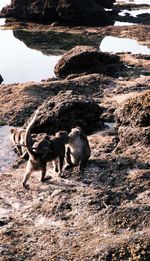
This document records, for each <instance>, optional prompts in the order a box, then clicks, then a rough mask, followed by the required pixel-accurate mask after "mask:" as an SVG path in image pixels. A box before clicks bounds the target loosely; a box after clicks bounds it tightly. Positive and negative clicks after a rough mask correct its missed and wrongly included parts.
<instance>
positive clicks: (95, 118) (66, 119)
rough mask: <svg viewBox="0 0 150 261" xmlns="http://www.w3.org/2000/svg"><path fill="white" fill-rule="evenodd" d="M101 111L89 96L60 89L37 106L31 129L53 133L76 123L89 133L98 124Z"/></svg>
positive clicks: (69, 127) (68, 128) (67, 128)
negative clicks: (60, 90) (33, 125)
mask: <svg viewBox="0 0 150 261" xmlns="http://www.w3.org/2000/svg"><path fill="white" fill-rule="evenodd" d="M101 113H102V108H100V107H99V106H98V104H97V103H96V102H95V101H94V100H92V99H91V98H87V97H86V96H84V95H78V94H74V93H73V92H72V91H66V92H63V91H62V92H60V93H59V94H58V95H57V96H55V97H53V98H48V99H47V100H46V101H45V102H44V103H43V104H42V105H41V106H40V107H39V115H38V117H37V121H36V122H35V127H34V128H33V130H32V131H33V132H36V133H38V132H46V133H48V134H54V133H56V132H57V131H60V130H67V131H70V129H71V128H72V127H74V126H76V125H78V126H80V127H81V128H82V129H83V130H84V132H85V133H87V134H89V133H91V132H92V131H94V130H95V129H97V127H99V126H100V125H99V124H100V123H99V121H100V119H99V118H100V115H101ZM101 127H103V123H101Z"/></svg>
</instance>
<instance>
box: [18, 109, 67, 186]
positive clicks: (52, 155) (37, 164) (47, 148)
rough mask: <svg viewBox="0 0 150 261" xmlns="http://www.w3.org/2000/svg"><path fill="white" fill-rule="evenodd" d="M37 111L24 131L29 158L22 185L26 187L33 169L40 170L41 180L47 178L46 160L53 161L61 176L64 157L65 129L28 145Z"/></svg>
mask: <svg viewBox="0 0 150 261" xmlns="http://www.w3.org/2000/svg"><path fill="white" fill-rule="evenodd" d="M37 114H38V111H37V112H36V113H35V116H34V117H33V119H32V120H31V122H30V123H29V125H28V127H27V129H26V133H25V144H26V147H27V151H28V154H29V160H28V163H27V167H26V173H25V176H24V179H23V186H24V187H25V188H28V187H29V185H28V184H27V182H28V180H29V178H30V176H31V173H32V172H33V171H37V170H40V171H41V179H40V180H41V181H42V182H43V181H44V180H45V179H47V178H46V177H45V176H46V167H47V162H49V161H52V162H53V163H54V169H55V171H56V172H58V173H59V175H60V176H61V173H62V168H63V163H64V157H65V144H66V143H67V142H68V133H67V132H66V131H59V132H57V133H56V134H55V136H48V135H47V136H45V137H44V138H43V139H41V140H40V141H38V142H36V143H35V144H33V147H34V148H32V146H30V142H29V137H30V130H31V128H32V126H33V125H34V123H35V121H36V117H37Z"/></svg>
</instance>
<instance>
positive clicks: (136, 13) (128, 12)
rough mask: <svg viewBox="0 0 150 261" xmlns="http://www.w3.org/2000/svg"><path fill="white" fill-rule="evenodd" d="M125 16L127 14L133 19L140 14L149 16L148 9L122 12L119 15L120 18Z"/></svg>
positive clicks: (149, 11)
mask: <svg viewBox="0 0 150 261" xmlns="http://www.w3.org/2000/svg"><path fill="white" fill-rule="evenodd" d="M126 14H129V15H131V16H133V17H137V16H138V15H141V14H150V8H148V9H144V10H143V9H138V10H132V11H130V10H123V11H121V12H120V13H119V15H120V16H126Z"/></svg>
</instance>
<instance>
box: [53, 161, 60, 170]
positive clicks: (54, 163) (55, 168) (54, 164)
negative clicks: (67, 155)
mask: <svg viewBox="0 0 150 261" xmlns="http://www.w3.org/2000/svg"><path fill="white" fill-rule="evenodd" d="M58 162H59V159H55V160H53V166H54V171H55V172H59V169H58Z"/></svg>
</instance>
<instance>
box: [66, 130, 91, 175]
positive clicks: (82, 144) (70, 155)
mask: <svg viewBox="0 0 150 261" xmlns="http://www.w3.org/2000/svg"><path fill="white" fill-rule="evenodd" d="M68 136H69V141H68V144H67V145H66V157H65V159H66V162H67V164H68V165H67V166H66V167H65V169H69V168H70V167H75V166H79V170H80V171H83V169H84V167H85V166H86V163H87V161H88V159H89V157H90V155H91V150H90V146H89V142H88V139H87V136H86V134H85V133H84V132H83V131H82V129H81V128H80V127H78V126H77V127H75V128H72V129H71V132H70V133H69V135H68Z"/></svg>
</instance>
